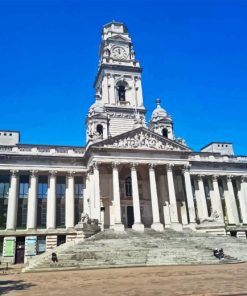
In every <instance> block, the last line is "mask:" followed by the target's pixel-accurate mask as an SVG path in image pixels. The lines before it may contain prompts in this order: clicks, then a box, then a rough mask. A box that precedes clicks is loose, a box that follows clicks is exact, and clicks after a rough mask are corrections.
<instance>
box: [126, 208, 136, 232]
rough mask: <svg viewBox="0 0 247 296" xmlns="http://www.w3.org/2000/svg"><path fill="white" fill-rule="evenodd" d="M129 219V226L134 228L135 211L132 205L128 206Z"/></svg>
mask: <svg viewBox="0 0 247 296" xmlns="http://www.w3.org/2000/svg"><path fill="white" fill-rule="evenodd" d="M127 220H128V228H132V225H133V224H134V211H133V207H131V206H128V207H127Z"/></svg>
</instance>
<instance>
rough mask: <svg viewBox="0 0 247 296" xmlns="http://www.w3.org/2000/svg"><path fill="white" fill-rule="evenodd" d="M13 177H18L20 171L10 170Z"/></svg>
mask: <svg viewBox="0 0 247 296" xmlns="http://www.w3.org/2000/svg"><path fill="white" fill-rule="evenodd" d="M10 173H11V175H12V177H17V175H18V173H19V170H10Z"/></svg>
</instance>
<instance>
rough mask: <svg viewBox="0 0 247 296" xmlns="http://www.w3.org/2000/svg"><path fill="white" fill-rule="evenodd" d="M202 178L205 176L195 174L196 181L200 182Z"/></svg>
mask: <svg viewBox="0 0 247 296" xmlns="http://www.w3.org/2000/svg"><path fill="white" fill-rule="evenodd" d="M203 177H205V175H203V174H197V175H196V176H195V178H196V180H197V181H202V178H203Z"/></svg>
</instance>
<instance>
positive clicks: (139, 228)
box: [132, 223, 144, 232]
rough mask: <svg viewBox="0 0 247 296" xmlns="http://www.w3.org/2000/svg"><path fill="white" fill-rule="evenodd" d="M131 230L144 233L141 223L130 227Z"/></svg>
mask: <svg viewBox="0 0 247 296" xmlns="http://www.w3.org/2000/svg"><path fill="white" fill-rule="evenodd" d="M132 229H133V230H135V231H141V232H144V225H143V224H142V223H135V224H134V225H133V226H132Z"/></svg>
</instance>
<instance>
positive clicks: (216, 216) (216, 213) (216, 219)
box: [200, 210, 220, 223]
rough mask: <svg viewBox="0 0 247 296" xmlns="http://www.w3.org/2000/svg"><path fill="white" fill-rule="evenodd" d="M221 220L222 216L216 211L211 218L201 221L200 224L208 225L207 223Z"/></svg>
mask: <svg viewBox="0 0 247 296" xmlns="http://www.w3.org/2000/svg"><path fill="white" fill-rule="evenodd" d="M219 218H220V215H219V214H218V212H217V211H216V210H215V211H213V212H212V214H211V216H210V217H208V218H204V219H201V220H200V223H206V222H218V221H219Z"/></svg>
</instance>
